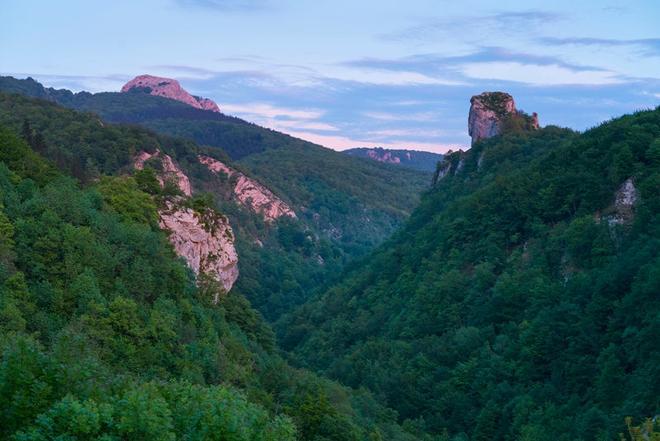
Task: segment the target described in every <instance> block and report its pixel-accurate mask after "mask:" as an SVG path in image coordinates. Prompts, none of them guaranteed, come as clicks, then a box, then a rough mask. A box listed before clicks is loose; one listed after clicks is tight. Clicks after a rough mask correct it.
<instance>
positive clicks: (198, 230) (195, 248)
mask: <svg viewBox="0 0 660 441" xmlns="http://www.w3.org/2000/svg"><path fill="white" fill-rule="evenodd" d="M152 158H158V159H160V162H161V170H160V171H159V174H158V176H157V177H158V180H159V182H160V185H161V186H164V185H165V182H166V181H169V180H172V181H173V182H174V183H175V184H176V185H177V186H178V187H179V189H180V190H181V192H182V193H183V194H184V195H186V196H191V195H192V188H191V186H190V179H188V176H186V174H185V173H184V172H183V171H182V170H181V168H179V166H178V165H177V164H176V163H175V162H174V160H172V158H171V157H170V156H169V155H166V154H164V153H162V152H161V151H158V150H157V151H156V152H155V153H148V152H144V151H143V152H140V154H138V155H137V157H136V158H135V160H134V163H133V164H134V167H135V168H136V169H138V170H142V169H143V168H144V166H145V163H146V161H148V160H150V159H152ZM181 202H183V198H180V197H177V198H175V199H174V200H170V201H168V202H166V203H165V206H164V207H162V208H160V209H159V210H158V216H159V224H160V227H161V229H163V230H165V231H167V233H168V236H169V240H170V243H171V244H172V246H173V247H174V251H175V252H176V253H177V255H179V256H181V257H183V258H184V259H185V260H186V263H187V264H188V266H189V267H190V268H191V269H192V270H193V271H194V272H195V274H200V273H205V274H207V275H208V276H210V277H212V278H213V279H215V280H216V281H218V282H219V283H220V284H221V285H222V287H223V288H224V290H225V292H228V291H229V290H230V289H231V287H232V286H233V285H234V282H236V279H237V278H238V254H237V253H236V248H235V246H234V233H233V231H232V229H231V226H230V225H229V221H228V220H227V218H226V217H225V216H223V215H221V214H219V213H217V212H215V211H213V210H211V209H207V210H205V211H204V212H201V213H200V212H196V211H194V210H192V209H191V208H188V207H185V206H183V205H182V204H181ZM214 300H215V301H217V298H216V299H214Z"/></svg>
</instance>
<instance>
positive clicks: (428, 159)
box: [342, 147, 442, 172]
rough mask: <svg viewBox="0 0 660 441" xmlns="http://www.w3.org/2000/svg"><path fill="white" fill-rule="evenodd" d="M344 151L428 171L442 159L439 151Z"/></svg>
mask: <svg viewBox="0 0 660 441" xmlns="http://www.w3.org/2000/svg"><path fill="white" fill-rule="evenodd" d="M342 153H345V154H347V155H350V156H356V157H358V158H366V159H371V160H374V161H378V162H385V163H387V164H394V165H400V166H402V167H407V168H412V169H415V170H420V171H426V172H433V171H434V170H435V167H436V165H437V163H438V161H440V160H441V159H442V155H441V154H439V153H431V152H423V151H418V150H394V149H384V148H382V147H374V148H368V147H358V148H354V149H348V150H344V151H343V152H342Z"/></svg>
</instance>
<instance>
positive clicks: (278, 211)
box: [198, 155, 297, 222]
mask: <svg viewBox="0 0 660 441" xmlns="http://www.w3.org/2000/svg"><path fill="white" fill-rule="evenodd" d="M198 159H199V162H200V163H202V164H204V165H206V167H208V169H209V170H210V171H211V172H213V173H216V174H218V173H222V174H225V175H227V177H228V178H233V179H232V182H234V188H233V190H232V192H233V194H234V197H235V198H236V199H237V200H238V201H239V202H240V203H241V204H243V205H244V206H246V207H248V208H249V209H250V210H252V211H254V212H255V213H259V214H261V215H262V216H263V218H264V220H266V221H268V222H270V221H273V220H275V219H277V218H279V217H282V216H289V217H292V218H296V217H297V216H296V213H295V212H294V211H293V210H292V209H291V207H290V206H289V205H288V204H287V203H286V202H284V201H283V200H282V199H280V198H279V197H277V196H275V194H274V193H273V192H272V191H270V190H269V189H268V188H266V187H265V186H264V185H262V184H261V183H259V182H257V181H255V180H254V179H252V178H249V177H248V176H245V175H244V174H243V173H241V172H239V171H238V170H235V169H233V168H231V167H229V166H227V165H226V164H224V163H223V162H221V161H218V160H217V159H214V158H211V157H210V156H203V155H200V156H199V157H198Z"/></svg>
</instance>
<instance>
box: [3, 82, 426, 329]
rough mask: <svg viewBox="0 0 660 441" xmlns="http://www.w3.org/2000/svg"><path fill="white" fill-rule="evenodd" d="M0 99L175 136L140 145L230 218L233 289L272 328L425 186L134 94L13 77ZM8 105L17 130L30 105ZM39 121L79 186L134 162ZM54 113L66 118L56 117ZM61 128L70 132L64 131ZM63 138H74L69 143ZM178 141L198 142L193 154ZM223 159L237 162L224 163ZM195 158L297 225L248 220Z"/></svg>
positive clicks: (389, 169)
mask: <svg viewBox="0 0 660 441" xmlns="http://www.w3.org/2000/svg"><path fill="white" fill-rule="evenodd" d="M0 90H6V91H8V92H16V93H21V94H27V95H29V96H37V97H40V98H42V99H47V100H50V101H52V102H54V103H60V104H61V105H63V106H66V107H69V108H73V109H78V110H80V111H84V112H94V113H95V114H98V115H99V116H100V119H99V118H97V117H93V116H92V115H91V114H90V115H88V118H87V119H86V122H85V124H92V125H94V124H103V122H106V123H107V122H108V121H110V122H118V123H131V124H139V125H142V126H145V127H149V128H151V129H153V130H156V131H158V132H159V133H164V134H170V135H175V136H177V138H172V137H167V136H160V137H154V136H153V134H151V135H149V136H151V137H152V138H156V139H160V141H158V140H156V141H154V140H149V141H148V143H147V144H148V145H151V146H152V147H151V150H150V151H153V149H155V148H156V146H160V147H159V148H160V149H161V150H162V151H164V152H166V153H167V154H169V155H170V156H172V157H173V158H175V160H176V161H178V163H179V165H180V166H181V167H182V168H183V170H184V171H185V172H186V173H187V174H188V175H189V176H190V178H191V180H192V183H193V188H194V189H195V190H196V191H197V192H209V193H211V194H212V195H213V198H214V199H215V203H216V204H219V207H220V209H221V210H222V211H223V213H226V214H227V215H228V216H229V218H230V221H231V222H232V227H233V228H234V230H235V231H236V232H237V247H238V251H239V255H243V256H245V259H242V260H241V261H239V266H242V269H241V273H242V275H243V276H242V277H239V279H238V281H237V283H238V286H239V287H240V288H241V289H242V290H243V291H244V292H246V293H247V295H248V296H250V300H251V301H252V303H253V305H254V306H255V307H257V308H258V309H259V310H260V311H261V312H262V313H264V314H265V315H266V316H267V317H268V318H269V319H276V318H277V317H278V316H279V315H280V314H281V313H283V312H287V311H289V310H290V309H291V308H292V307H294V306H295V305H298V304H300V303H301V302H302V301H304V300H305V299H306V298H307V297H308V295H309V293H310V292H311V291H312V290H313V289H315V288H316V287H318V286H320V285H322V284H323V283H324V282H325V281H326V280H327V278H328V277H331V276H333V275H336V274H339V273H340V271H341V268H343V266H344V265H345V264H346V263H347V262H348V261H350V260H351V259H352V258H354V257H357V256H361V255H364V254H365V253H366V252H368V251H369V250H371V249H373V247H374V246H375V245H377V244H378V243H380V242H382V241H383V240H384V239H385V238H386V237H388V236H389V235H391V234H392V233H393V232H394V231H395V229H396V228H398V227H399V226H400V225H401V224H402V222H403V221H404V220H405V218H406V217H407V216H408V215H409V213H410V212H411V211H412V209H413V208H414V207H415V205H416V204H417V202H418V200H419V194H420V193H421V192H422V191H423V190H424V189H426V188H427V187H428V186H429V183H430V180H431V175H430V174H428V173H421V172H418V171H414V170H406V169H401V168H396V167H394V166H389V165H385V164H378V163H375V162H368V161H363V160H359V159H357V158H350V157H347V156H346V155H343V154H342V153H339V152H335V151H333V150H330V149H326V148H323V147H320V146H317V145H314V144H311V143H308V142H305V141H302V140H299V139H296V138H292V137H290V136H288V135H284V134H282V133H278V132H275V131H272V130H268V129H264V128H262V127H258V126H256V125H254V124H250V123H247V122H245V121H242V120H240V119H238V118H233V117H228V116H225V115H223V114H221V113H218V112H212V111H204V110H200V109H196V108H193V107H191V106H188V105H186V104H183V103H181V102H179V101H175V100H171V99H167V98H163V97H160V96H152V95H150V94H148V93H145V92H144V91H140V90H134V91H132V92H131V91H129V92H127V93H98V94H90V93H86V92H80V93H77V94H73V93H71V92H70V91H66V90H55V89H52V88H44V87H43V86H41V84H39V83H37V82H36V81H33V80H30V79H28V80H16V79H14V78H11V77H1V78H0ZM12 100H15V99H14V98H12V99H11V100H10V99H9V98H7V99H5V101H4V111H3V118H4V121H5V122H6V123H7V124H11V125H12V127H14V128H15V129H16V130H21V125H22V124H23V122H24V119H25V118H26V116H25V115H23V116H21V112H20V111H19V110H20V106H23V105H26V106H27V107H30V106H31V105H27V104H25V103H21V105H20V106H19V107H15V106H16V104H14V103H13V102H12ZM32 107H35V106H32ZM50 109H51V110H52V109H55V108H54V107H52V108H50ZM0 111H2V110H0ZM31 111H32V110H30V112H31ZM40 112H41V111H40V110H39V111H37V110H36V109H35V113H34V115H31V116H30V118H31V119H30V123H31V125H32V126H33V128H34V129H38V131H40V132H42V131H43V134H41V135H40V136H42V137H45V138H49V139H50V138H52V137H53V136H54V135H55V134H56V133H57V134H59V135H58V139H56V141H58V142H57V143H56V144H57V145H59V146H63V145H66V142H64V141H69V142H71V143H72V145H76V146H77V148H76V149H71V150H69V151H68V152H64V153H63V152H60V154H61V155H62V156H61V157H60V158H55V160H56V161H57V162H58V163H59V164H61V165H63V166H64V165H66V166H67V167H73V166H75V167H76V168H77V169H78V170H77V171H76V170H70V171H71V173H73V174H74V175H76V176H77V177H79V178H83V177H82V176H80V173H81V171H80V170H82V169H87V168H88V167H87V166H88V165H89V166H90V167H89V172H90V176H89V177H87V178H84V179H93V175H94V174H95V173H97V172H103V173H113V172H115V171H116V170H117V169H121V168H122V167H129V166H130V163H131V160H132V157H133V156H132V155H135V154H137V153H138V152H137V151H130V152H129V150H130V149H131V148H132V147H131V146H130V145H126V146H118V147H116V148H117V149H119V150H122V151H123V153H122V155H123V156H121V158H107V157H105V156H108V155H109V154H110V153H109V152H112V151H115V147H113V148H110V149H106V150H99V151H97V152H95V153H93V154H91V153H90V154H88V153H86V152H87V150H89V149H90V145H91V144H93V142H94V140H93V139H89V138H87V140H86V141H85V142H82V143H81V142H80V140H81V139H82V138H84V135H85V131H84V130H83V131H81V128H80V127H79V126H78V125H77V123H75V122H72V121H68V122H67V121H60V122H59V123H58V124H59V125H60V127H54V126H53V124H52V123H51V122H49V117H48V116H46V115H43V116H39V117H37V116H36V115H40ZM52 112H53V114H55V113H57V114H58V115H60V116H64V115H65V113H63V110H57V112H55V111H54V110H52ZM51 116H52V115H51ZM32 119H35V120H34V121H32ZM64 119H70V118H69V117H65V118H64ZM0 121H1V120H0ZM65 125H66V126H67V127H69V126H70V127H71V130H69V129H67V130H63V127H64V126H65ZM113 130H119V129H118V128H114V129H113ZM121 130H123V131H124V132H126V133H128V132H130V131H131V130H132V131H133V132H135V134H134V135H131V136H139V137H142V138H144V137H145V136H147V135H145V134H146V133H148V132H146V131H139V130H137V129H131V128H128V127H123V128H121ZM69 135H72V136H71V138H70V139H67V137H68V136H69ZM35 136H36V135H35ZM81 136H82V138H81ZM184 138H188V139H192V140H195V141H197V146H195V145H194V144H195V143H193V142H191V141H186V140H184ZM104 142H108V141H107V140H106V141H104ZM145 142H146V141H145ZM51 144H52V143H51ZM129 144H131V143H129ZM135 144H136V143H135V142H132V145H135ZM147 144H145V145H147ZM200 145H203V146H207V148H201V147H199V146H200ZM133 150H135V149H133ZM224 151H226V152H227V153H229V155H230V156H232V157H233V158H240V159H238V160H235V159H234V160H232V159H230V158H229V157H228V156H227V155H226V154H225V153H224ZM129 153H130V154H129ZM199 153H202V154H204V155H210V156H213V157H215V158H216V159H219V160H221V161H222V162H223V163H225V164H226V165H228V166H230V167H231V168H232V169H235V170H238V171H239V172H241V173H242V174H243V175H245V176H247V177H250V178H252V179H255V180H256V181H258V182H260V183H261V184H263V185H265V186H266V187H267V188H268V189H269V190H271V191H272V192H273V193H274V194H275V195H276V196H277V197H279V198H280V199H282V200H283V201H284V202H286V203H287V204H288V205H289V206H290V207H291V208H292V210H293V211H294V212H295V213H296V214H297V218H298V221H293V222H292V221H290V220H288V219H282V220H280V221H278V222H276V223H274V224H270V225H269V224H267V223H264V221H263V220H262V219H259V217H258V216H254V215H253V214H252V213H249V212H246V210H245V207H241V206H240V205H241V204H240V203H237V201H236V198H235V197H233V196H232V194H231V193H232V192H231V191H230V190H229V186H230V185H231V184H232V181H231V179H224V178H223V177H222V176H217V175H215V174H213V173H211V172H210V171H209V170H208V169H207V168H206V167H205V166H203V165H202V164H200V163H199V160H198V158H197V155H198V154H199ZM110 156H112V155H110ZM234 179H235V178H234ZM248 211H249V210H248Z"/></svg>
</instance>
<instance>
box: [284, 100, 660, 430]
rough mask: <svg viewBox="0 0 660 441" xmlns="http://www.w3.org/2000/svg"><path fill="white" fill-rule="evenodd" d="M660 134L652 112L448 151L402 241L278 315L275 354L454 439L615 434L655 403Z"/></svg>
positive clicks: (658, 380)
mask: <svg viewBox="0 0 660 441" xmlns="http://www.w3.org/2000/svg"><path fill="white" fill-rule="evenodd" d="M658 140H660V109H656V110H654V111H646V112H639V113H636V114H634V115H628V116H624V117H622V118H619V119H617V120H613V121H611V122H608V123H606V124H603V125H602V126H600V127H598V128H595V129H592V130H590V131H588V132H586V133H584V134H581V135H576V134H574V133H572V132H570V131H566V130H561V129H558V128H554V127H550V128H546V129H541V130H539V131H537V132H533V133H514V134H512V135H508V136H504V137H499V138H493V139H489V140H486V141H484V142H481V143H478V144H477V145H475V146H474V148H473V149H471V150H470V151H468V152H465V153H458V154H454V155H449V158H448V160H449V161H454V160H455V163H451V164H450V165H451V167H450V172H449V173H448V175H447V176H445V177H444V178H440V179H439V180H438V183H437V184H436V186H435V188H434V189H433V190H432V191H431V192H429V193H428V194H426V195H425V196H424V197H423V199H422V203H421V205H420V206H419V207H418V209H416V210H415V212H414V213H413V215H412V216H411V218H410V220H409V222H408V223H407V224H406V226H405V227H404V229H403V230H402V231H401V232H400V233H398V234H396V235H395V237H393V238H392V239H391V240H389V241H388V242H386V244H385V245H384V246H383V247H381V248H380V249H379V250H378V251H377V252H375V253H373V254H372V255H370V256H369V258H368V259H365V260H364V261H362V263H361V264H360V265H357V266H356V267H355V268H353V269H352V270H351V271H348V272H347V273H345V274H344V275H343V277H342V279H341V281H340V282H339V283H336V284H335V285H334V286H332V287H330V288H329V289H328V290H327V291H326V292H324V293H323V294H321V295H319V296H317V297H316V298H313V299H312V300H311V301H309V302H308V303H307V304H305V305H304V306H303V307H302V308H300V309H299V310H298V311H296V312H295V313H294V314H291V315H289V316H287V317H285V318H283V319H282V320H281V321H280V323H279V324H278V326H277V328H276V329H277V330H278V334H279V335H280V337H281V342H282V344H283V346H284V347H285V348H286V349H291V350H293V351H294V352H295V356H294V359H295V360H296V361H297V363H299V364H300V365H302V366H305V367H308V368H313V369H315V370H317V371H318V372H321V373H323V374H326V375H328V376H330V377H331V378H334V379H337V380H339V381H341V382H342V383H344V384H347V385H350V386H352V387H365V388H368V389H369V390H371V391H372V392H373V393H374V394H375V395H376V396H378V397H382V398H383V400H384V402H385V403H386V404H387V405H388V406H390V407H393V408H394V409H396V410H397V411H398V412H399V415H400V418H401V419H402V420H406V419H409V420H414V421H418V422H419V423H420V424H421V425H422V427H423V428H425V429H426V430H430V431H432V432H434V433H437V434H442V433H444V432H445V431H447V434H448V436H450V437H455V438H454V439H464V438H461V437H462V436H466V437H468V438H469V439H488V440H508V439H526V440H535V441H538V440H574V439H610V440H612V439H618V435H617V434H618V433H619V432H621V431H622V430H623V429H624V427H622V424H621V422H622V421H623V417H624V416H626V415H632V416H633V417H635V418H636V419H639V418H642V417H644V416H648V415H656V414H657V413H658V409H660V402H659V401H658V399H659V397H660V389H659V388H660V370H659V369H658V367H659V366H660V352H659V349H658V346H657V344H656V342H657V337H656V336H657V335H658V333H659V332H660V321H658V318H659V317H660V298H659V297H658V292H660V253H659V252H660V199H659V194H658V191H657V189H658V188H660V169H659V168H658V166H659V164H658V162H657V161H656V156H657V155H656V150H657V149H656V147H657V145H658ZM461 162H462V165H461V166H460V167H459V166H458V164H459V163H461ZM630 177H632V178H633V182H634V185H635V187H636V189H637V191H638V192H639V200H638V202H637V205H636V206H635V208H634V217H633V218H632V219H631V220H630V221H627V222H625V223H623V224H617V223H616V222H612V219H614V217H613V216H614V215H616V213H617V210H618V209H617V207H615V206H614V205H613V203H614V200H615V193H616V191H617V190H618V189H619V188H620V186H621V184H622V183H623V182H624V181H625V180H626V179H628V178H630ZM594 428H598V429H596V430H595V429H594Z"/></svg>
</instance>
